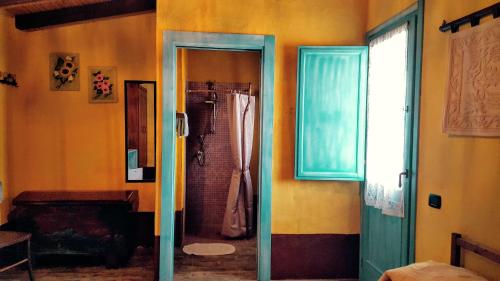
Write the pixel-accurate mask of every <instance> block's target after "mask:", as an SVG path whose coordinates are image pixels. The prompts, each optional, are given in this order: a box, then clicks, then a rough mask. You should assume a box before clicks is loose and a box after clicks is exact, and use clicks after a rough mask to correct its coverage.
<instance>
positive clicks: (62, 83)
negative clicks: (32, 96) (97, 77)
mask: <svg viewBox="0 0 500 281" xmlns="http://www.w3.org/2000/svg"><path fill="white" fill-rule="evenodd" d="M49 85H50V90H51V91H79V90H80V55H79V54H75V53H51V54H50V55H49Z"/></svg>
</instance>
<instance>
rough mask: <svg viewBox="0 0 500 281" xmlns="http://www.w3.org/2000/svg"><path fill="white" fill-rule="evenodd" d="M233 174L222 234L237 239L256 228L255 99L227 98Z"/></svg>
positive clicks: (241, 95) (237, 96)
mask: <svg viewBox="0 0 500 281" xmlns="http://www.w3.org/2000/svg"><path fill="white" fill-rule="evenodd" d="M227 108H228V117H229V132H230V136H231V153H232V156H233V163H234V168H233V175H232V177H231V184H230V186H229V195H228V198H227V205H226V212H225V214H224V222H223V224H222V232H221V233H222V235H224V236H227V237H231V238H235V237H242V236H246V235H248V234H249V233H250V232H251V231H252V228H253V222H252V214H253V210H252V209H253V190H252V179H251V178H250V170H249V168H250V158H251V155H252V141H253V128H254V117H255V97H250V98H249V96H248V95H243V94H230V95H228V96H227Z"/></svg>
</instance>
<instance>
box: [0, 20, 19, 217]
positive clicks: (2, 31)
mask: <svg viewBox="0 0 500 281" xmlns="http://www.w3.org/2000/svg"><path fill="white" fill-rule="evenodd" d="M7 40H8V37H7V18H6V17H5V16H3V15H1V14H0V54H3V53H5V49H6V45H7ZM0 71H7V72H10V70H9V69H8V67H7V60H6V57H5V56H2V55H0ZM16 91H17V90H16V89H15V88H12V87H9V86H6V85H4V84H0V181H1V182H2V183H3V189H4V190H3V196H4V200H3V202H2V203H0V224H3V223H5V221H6V219H7V214H8V212H9V205H10V203H9V201H10V198H9V193H8V187H9V185H8V183H7V96H8V95H12V94H15V93H16ZM0 192H1V191H0Z"/></svg>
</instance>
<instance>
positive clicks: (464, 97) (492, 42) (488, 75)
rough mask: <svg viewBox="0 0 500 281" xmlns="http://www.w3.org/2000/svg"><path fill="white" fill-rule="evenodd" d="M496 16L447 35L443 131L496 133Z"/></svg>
mask: <svg viewBox="0 0 500 281" xmlns="http://www.w3.org/2000/svg"><path fill="white" fill-rule="evenodd" d="M499 66H500V20H499V19H496V20H492V21H491V22H488V23H484V24H481V25H480V26H476V27H474V28H470V29H467V30H463V31H460V32H457V33H452V34H451V35H450V65H449V74H448V89H447V93H446V104H445V109H444V122H443V132H444V133H447V134H450V135H458V136H481V137H500V94H499V93H500V83H498V81H500V80H499V79H500V67H499Z"/></svg>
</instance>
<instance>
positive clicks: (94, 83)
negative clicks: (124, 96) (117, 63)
mask: <svg viewBox="0 0 500 281" xmlns="http://www.w3.org/2000/svg"><path fill="white" fill-rule="evenodd" d="M89 102H90V103H112V102H118V89H117V86H116V67H89Z"/></svg>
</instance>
